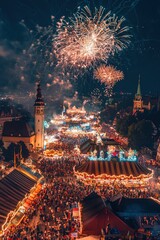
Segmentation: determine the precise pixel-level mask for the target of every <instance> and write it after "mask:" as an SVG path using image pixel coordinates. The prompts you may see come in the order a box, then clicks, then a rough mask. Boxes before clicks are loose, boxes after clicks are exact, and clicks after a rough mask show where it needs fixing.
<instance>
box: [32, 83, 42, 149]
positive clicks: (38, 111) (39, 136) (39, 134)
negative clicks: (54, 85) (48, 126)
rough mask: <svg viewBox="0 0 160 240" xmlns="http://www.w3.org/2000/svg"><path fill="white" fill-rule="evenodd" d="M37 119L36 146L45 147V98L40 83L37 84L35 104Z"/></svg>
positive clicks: (37, 147) (38, 147)
mask: <svg viewBox="0 0 160 240" xmlns="http://www.w3.org/2000/svg"><path fill="white" fill-rule="evenodd" d="M34 119H35V120H34V121H35V148H36V149H43V148H44V100H43V98H42V93H41V86H40V83H38V85H37V95H36V100H35V104H34Z"/></svg>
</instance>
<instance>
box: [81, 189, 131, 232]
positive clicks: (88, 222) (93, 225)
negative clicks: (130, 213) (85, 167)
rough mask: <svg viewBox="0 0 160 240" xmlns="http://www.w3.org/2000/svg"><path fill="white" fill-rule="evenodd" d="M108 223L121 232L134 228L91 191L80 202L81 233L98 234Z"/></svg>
mask: <svg viewBox="0 0 160 240" xmlns="http://www.w3.org/2000/svg"><path fill="white" fill-rule="evenodd" d="M108 224H109V225H110V228H111V229H117V231H119V232H120V233H121V234H124V235H125V234H127V233H128V232H130V233H134V229H132V228H131V227H129V226H128V225H127V224H126V223H125V222H123V221H122V220H121V219H120V218H119V217H118V216H116V215H115V214H114V213H113V212H112V211H111V209H110V208H109V207H107V206H106V205H105V202H104V201H103V199H102V198H101V197H100V196H99V195H98V194H96V193H95V192H92V193H91V194H90V195H88V196H87V197H86V198H84V199H83V201H82V202H81V228H82V233H83V234H87V235H100V234H101V230H102V229H106V226H107V225H108Z"/></svg>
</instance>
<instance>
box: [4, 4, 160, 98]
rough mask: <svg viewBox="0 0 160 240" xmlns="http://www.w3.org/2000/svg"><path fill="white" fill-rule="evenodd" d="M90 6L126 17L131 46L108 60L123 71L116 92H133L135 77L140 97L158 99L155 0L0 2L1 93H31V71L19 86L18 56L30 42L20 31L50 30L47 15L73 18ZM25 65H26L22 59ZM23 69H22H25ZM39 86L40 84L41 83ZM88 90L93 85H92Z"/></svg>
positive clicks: (159, 38)
mask: <svg viewBox="0 0 160 240" xmlns="http://www.w3.org/2000/svg"><path fill="white" fill-rule="evenodd" d="M84 5H89V6H90V7H95V6H97V7H99V6H100V5H102V6H103V7H105V8H106V9H107V10H110V9H111V10H112V12H115V13H116V14H117V15H118V16H122V15H123V16H125V18H126V20H127V24H128V25H129V26H131V27H132V29H131V34H132V35H133V37H132V44H131V45H130V46H129V48H128V49H127V50H125V51H124V52H123V53H122V54H121V55H119V56H115V58H114V59H112V60H111V63H112V62H113V63H114V65H116V66H117V67H118V68H120V69H122V70H123V71H124V74H125V79H124V80H123V81H121V82H119V83H118V84H117V85H116V87H115V90H116V91H124V92H125V91H128V92H133V93H134V92H135V91H136V88H137V81H138V76H139V74H140V75H141V87H142V93H144V94H146V93H149V92H150V93H152V94H154V95H156V94H160V84H159V81H160V74H159V71H160V1H159V0H153V1H149V0H108V1H107V0H105V1H100V0H99V1H98V0H97V1H96V0H95V1H93V0H91V1H78V0H74V1H73V0H26V1H25V0H5V1H0V92H1V93H2V92H4V91H5V92H7V91H9V90H14V91H15V90H16V89H17V90H18V87H19V86H21V88H23V86H24V87H26V86H27V89H28V90H29V88H31V90H32V88H33V85H34V81H35V78H36V77H35V76H34V73H32V72H31V71H30V70H29V69H23V71H25V74H26V75H28V76H27V77H26V78H25V79H23V78H22V79H21V80H20V76H21V73H19V69H18V67H19V66H18V65H19V62H21V64H23V61H21V55H22V51H23V50H24V49H25V48H27V47H28V45H29V43H30V42H31V40H30V39H29V37H28V34H27V33H26V29H24V27H23V24H22V22H21V21H22V20H24V22H23V23H24V24H25V26H27V28H28V29H34V28H35V26H36V25H37V24H38V25H41V26H43V27H45V26H48V25H49V24H50V17H51V15H53V16H55V18H56V20H58V19H59V18H60V17H61V16H63V15H64V16H66V17H68V16H71V15H72V14H73V13H75V12H76V10H77V7H78V6H84ZM23 60H24V59H23ZM24 68H25V65H24ZM42 81H43V79H42ZM90 84H92V81H90Z"/></svg>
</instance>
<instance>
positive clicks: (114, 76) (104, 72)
mask: <svg viewBox="0 0 160 240" xmlns="http://www.w3.org/2000/svg"><path fill="white" fill-rule="evenodd" d="M94 78H95V79H98V80H99V81H100V82H101V83H104V84H105V85H107V86H108V87H113V86H114V85H115V83H116V82H118V81H120V80H122V79H123V78H124V74H123V72H122V71H120V70H117V69H116V68H115V67H113V66H110V65H109V66H106V65H104V64H102V65H100V66H99V67H98V68H97V69H96V70H95V71H94Z"/></svg>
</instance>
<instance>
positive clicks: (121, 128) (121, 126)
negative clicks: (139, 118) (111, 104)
mask: <svg viewBox="0 0 160 240" xmlns="http://www.w3.org/2000/svg"><path fill="white" fill-rule="evenodd" d="M134 122H136V119H135V117H134V116H133V115H129V116H125V117H123V118H117V121H116V130H117V132H119V133H120V134H121V135H122V136H124V137H127V136H128V128H129V126H130V125H131V124H133V123H134Z"/></svg>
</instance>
